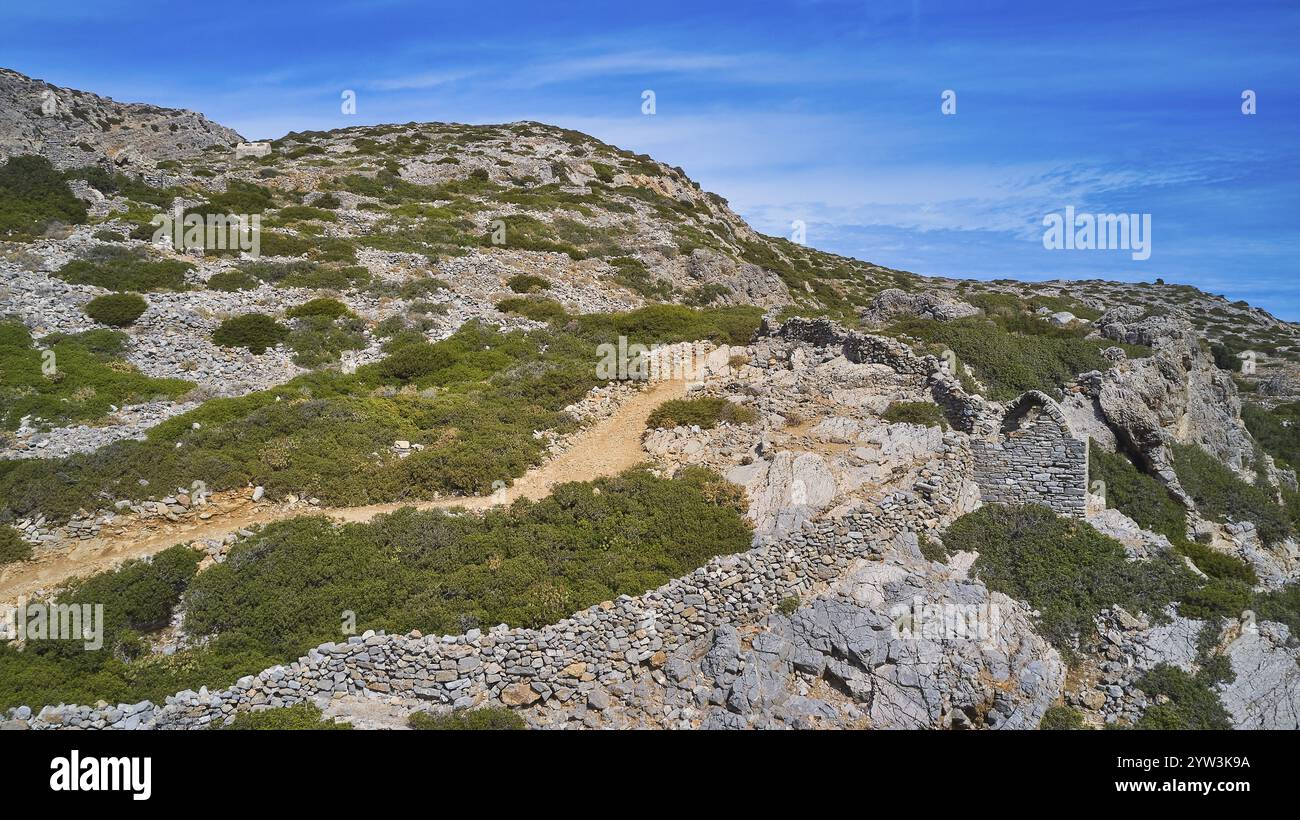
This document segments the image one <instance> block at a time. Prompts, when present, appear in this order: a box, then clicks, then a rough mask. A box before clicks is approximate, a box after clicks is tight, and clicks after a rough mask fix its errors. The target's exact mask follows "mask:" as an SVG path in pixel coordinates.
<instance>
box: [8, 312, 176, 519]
mask: <svg viewBox="0 0 1300 820" xmlns="http://www.w3.org/2000/svg"><path fill="white" fill-rule="evenodd" d="M41 347H42V348H43V350H42V349H38V348H37V347H36V346H35V344H34V343H33V341H32V337H31V334H30V333H29V332H28V330H27V328H26V327H25V326H23V325H22V324H21V323H18V322H0V427H2V428H3V429H6V430H16V429H17V428H18V424H19V421H20V420H21V419H22V417H23V416H31V417H32V418H33V419H34V420H37V422H36V423H37V425H38V426H45V425H48V426H61V425H66V424H71V423H75V422H79V421H91V420H94V419H99V418H102V417H103V416H104V415H106V414H107V413H109V412H111V410H112V408H113V407H114V406H117V407H121V406H123V405H126V404H137V403H140V402H145V401H150V400H153V399H155V398H158V397H166V398H171V399H175V398H179V397H180V396H181V395H183V394H184V393H187V392H189V390H190V389H192V388H193V387H194V385H193V383H191V382H187V381H183V380H181V379H154V378H150V377H148V376H145V375H143V374H141V373H140V372H139V371H137V370H136V369H135V368H134V367H132V366H131V365H129V364H128V363H127V362H125V361H123V359H122V357H123V355H124V354H125V352H126V342H125V336H124V334H122V332H121V331H117V330H108V329H106V328H100V329H98V330H92V331H88V332H86V333H79V334H76V335H66V334H63V335H59V334H51V335H49V336H46V337H45V338H43V339H42V340H41ZM50 354H52V355H50ZM0 475H3V473H0ZM0 483H2V480H0ZM3 498H4V493H3V492H0V499H3ZM0 520H4V516H3V515H0Z"/></svg>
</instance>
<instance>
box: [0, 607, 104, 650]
mask: <svg viewBox="0 0 1300 820" xmlns="http://www.w3.org/2000/svg"><path fill="white" fill-rule="evenodd" d="M0 641H22V642H24V643H26V642H28V641H81V642H82V645H83V646H84V648H85V649H86V650H87V651H90V652H93V651H95V650H97V649H101V648H103V646H104V605H103V604H56V603H52V602H45V603H40V602H35V603H28V601H27V599H26V598H19V599H18V606H8V605H5V606H0Z"/></svg>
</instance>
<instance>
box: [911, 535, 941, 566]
mask: <svg viewBox="0 0 1300 820" xmlns="http://www.w3.org/2000/svg"><path fill="white" fill-rule="evenodd" d="M916 546H917V549H919V550H920V551H921V556H922V557H924V558H925V560H927V561H937V562H938V563H940V564H946V563H948V549H947V548H946V547H945V546H944V545H943V544H941V543H939V542H938V541H935V540H934V539H932V538H929V537H927V536H926V534H925V533H919V534H918V535H917V536H916Z"/></svg>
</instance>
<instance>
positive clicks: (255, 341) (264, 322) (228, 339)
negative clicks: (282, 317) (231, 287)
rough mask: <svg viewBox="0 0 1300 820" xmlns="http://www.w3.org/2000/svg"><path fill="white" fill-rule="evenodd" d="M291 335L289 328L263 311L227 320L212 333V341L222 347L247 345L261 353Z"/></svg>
mask: <svg viewBox="0 0 1300 820" xmlns="http://www.w3.org/2000/svg"><path fill="white" fill-rule="evenodd" d="M288 335H289V329H288V328H286V327H285V326H284V325H282V324H280V323H279V322H277V321H275V320H274V319H272V318H271V317H270V316H267V315H265V314H263V313H245V314H243V315H242V316H234V317H232V318H230V319H227V320H225V321H224V322H222V323H221V325H220V326H219V327H218V328H217V329H216V330H215V331H213V333H212V341H213V342H215V343H216V344H219V345H221V346H222V347H246V348H248V351H249V352H250V353H255V354H258V355H261V354H262V353H265V352H266V349H267V348H268V347H275V346H276V345H278V344H279V343H280V342H282V341H284V339H285V337H286V336H288Z"/></svg>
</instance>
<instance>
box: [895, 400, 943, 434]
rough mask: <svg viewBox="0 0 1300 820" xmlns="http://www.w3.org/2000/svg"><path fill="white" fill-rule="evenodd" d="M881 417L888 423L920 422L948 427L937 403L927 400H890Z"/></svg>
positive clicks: (932, 425)
mask: <svg viewBox="0 0 1300 820" xmlns="http://www.w3.org/2000/svg"><path fill="white" fill-rule="evenodd" d="M881 418H883V419H884V420H885V421H887V422H889V423H890V424H897V423H899V422H906V423H908V424H922V425H925V426H926V427H942V428H944V429H947V427H948V422H947V421H946V420H945V419H944V417H943V410H941V409H940V408H939V405H937V404H935V403H934V402H929V401H895V402H890V403H889V406H888V407H886V408H885V412H884V413H883V414H882V415H881Z"/></svg>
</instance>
